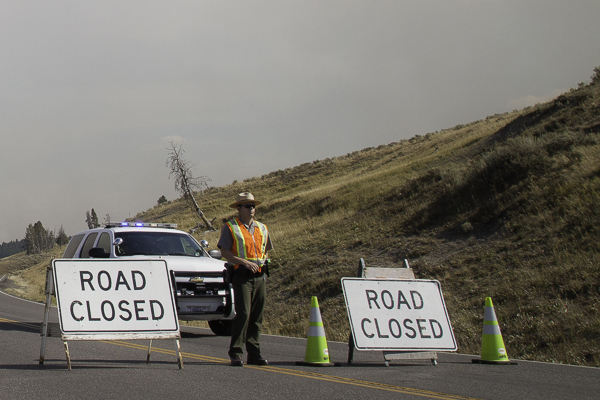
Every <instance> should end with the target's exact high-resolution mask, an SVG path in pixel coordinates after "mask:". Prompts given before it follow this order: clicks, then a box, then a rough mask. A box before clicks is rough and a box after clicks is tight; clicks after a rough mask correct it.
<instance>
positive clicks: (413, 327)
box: [360, 289, 444, 339]
mask: <svg viewBox="0 0 600 400" xmlns="http://www.w3.org/2000/svg"><path fill="white" fill-rule="evenodd" d="M365 297H366V301H367V303H368V304H369V309H371V310H372V309H374V308H375V309H378V310H380V309H381V308H382V307H383V308H385V309H387V310H402V309H405V310H422V309H423V308H424V307H425V302H424V300H423V296H422V295H421V294H420V293H419V292H418V291H416V290H411V291H409V293H408V296H406V295H405V294H404V293H403V292H402V290H398V292H397V294H392V292H390V291H389V290H382V291H381V292H380V293H378V292H376V291H375V290H371V289H367V290H365ZM360 327H361V329H362V332H363V334H364V335H365V337H367V338H369V339H370V338H373V337H375V335H377V337H378V338H380V339H388V338H396V339H398V338H400V337H402V335H405V336H406V337H407V338H409V339H416V338H420V339H440V338H441V337H443V336H444V329H443V328H442V325H441V324H440V323H439V322H438V321H437V320H435V319H433V318H430V319H423V318H415V319H414V320H413V319H411V318H404V319H398V318H389V319H388V318H384V319H381V318H379V319H377V318H368V317H365V318H363V319H362V321H361V323H360Z"/></svg>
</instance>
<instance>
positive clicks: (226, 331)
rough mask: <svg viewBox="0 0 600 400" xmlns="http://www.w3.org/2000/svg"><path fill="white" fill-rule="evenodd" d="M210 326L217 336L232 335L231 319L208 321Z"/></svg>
mask: <svg viewBox="0 0 600 400" xmlns="http://www.w3.org/2000/svg"><path fill="white" fill-rule="evenodd" d="M208 326H209V327H210V330H211V331H213V333H214V334H215V335H217V336H231V321H223V320H220V319H215V320H212V321H208Z"/></svg>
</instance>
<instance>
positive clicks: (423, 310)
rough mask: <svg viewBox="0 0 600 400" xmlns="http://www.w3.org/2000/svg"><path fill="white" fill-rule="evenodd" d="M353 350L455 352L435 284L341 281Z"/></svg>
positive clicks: (436, 283)
mask: <svg viewBox="0 0 600 400" xmlns="http://www.w3.org/2000/svg"><path fill="white" fill-rule="evenodd" d="M342 286H343V289H344V296H345V298H346V306H347V309H348V316H349V319H350V324H351V327H352V333H353V337H354V341H355V345H356V348H358V349H381V350H423V349H440V350H442V349H444V350H455V349H456V343H455V340H454V334H453V332H452V327H451V325H450V319H449V318H448V315H447V312H446V307H445V304H444V301H443V297H442V294H441V288H440V286H439V282H437V281H424V280H391V279H390V280H387V279H361V278H344V279H342Z"/></svg>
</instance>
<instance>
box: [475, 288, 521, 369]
mask: <svg viewBox="0 0 600 400" xmlns="http://www.w3.org/2000/svg"><path fill="white" fill-rule="evenodd" d="M471 361H473V362H474V363H481V364H517V363H516V362H514V361H509V359H508V354H507V352H506V348H505V347H504V340H502V334H501V333H500V326H498V319H497V318H496V313H495V312H494V305H493V304H492V298H491V297H486V298H485V314H484V318H483V337H482V340H481V358H478V359H474V360H471Z"/></svg>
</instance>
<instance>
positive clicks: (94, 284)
mask: <svg viewBox="0 0 600 400" xmlns="http://www.w3.org/2000/svg"><path fill="white" fill-rule="evenodd" d="M52 268H53V275H54V285H55V291H56V299H57V302H58V316H59V321H60V328H61V332H62V333H63V335H64V336H69V335H71V339H78V338H79V339H86V338H93V336H94V335H95V336H102V338H109V337H112V336H119V335H121V336H123V335H128V337H126V338H140V339H146V338H153V337H155V338H160V339H166V338H177V337H179V321H178V319H177V313H176V311H175V301H174V299H173V288H172V284H171V278H170V275H169V271H168V270H167V263H166V261H165V260H151V259H138V260H114V259H112V260H104V259H57V260H54V261H53V262H52ZM78 336H81V337H78ZM139 336H143V337H139ZM98 339H100V337H98Z"/></svg>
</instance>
